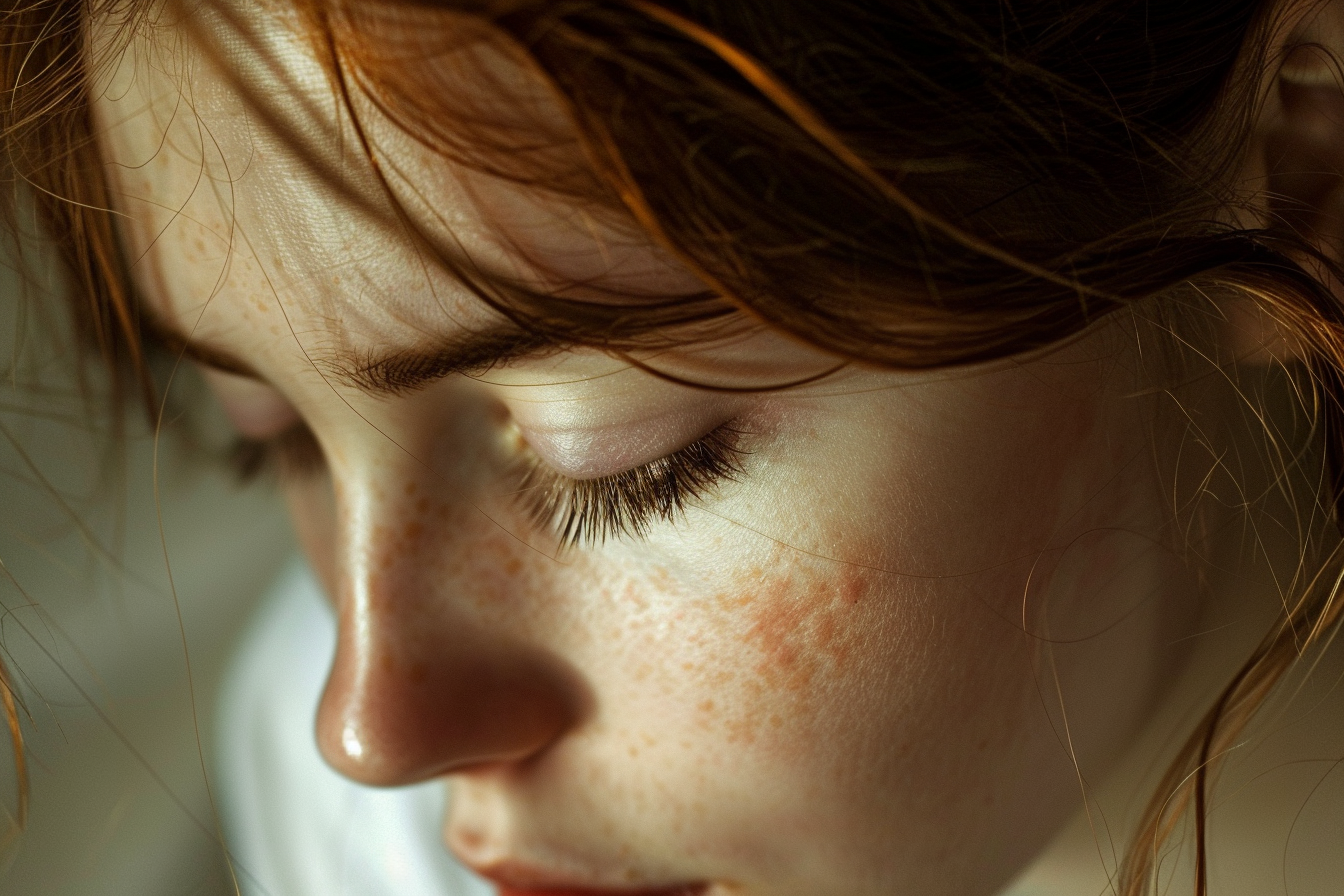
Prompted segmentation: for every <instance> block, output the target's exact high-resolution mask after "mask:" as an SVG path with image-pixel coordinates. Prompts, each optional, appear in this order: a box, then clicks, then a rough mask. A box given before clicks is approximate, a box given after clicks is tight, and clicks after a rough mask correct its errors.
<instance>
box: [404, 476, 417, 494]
mask: <svg viewBox="0 0 1344 896" xmlns="http://www.w3.org/2000/svg"><path fill="white" fill-rule="evenodd" d="M402 491H404V492H405V493H406V494H407V496H410V495H413V494H415V481H414V480H412V481H410V482H408V483H406V485H405V487H404V488H403V489H402Z"/></svg>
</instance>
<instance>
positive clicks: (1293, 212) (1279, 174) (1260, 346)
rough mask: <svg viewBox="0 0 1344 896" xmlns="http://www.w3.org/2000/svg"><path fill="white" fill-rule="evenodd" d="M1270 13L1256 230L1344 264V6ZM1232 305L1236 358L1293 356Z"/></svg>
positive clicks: (1256, 166)
mask: <svg viewBox="0 0 1344 896" xmlns="http://www.w3.org/2000/svg"><path fill="white" fill-rule="evenodd" d="M1276 5H1277V6H1278V7H1279V8H1278V9H1277V10H1271V13H1272V14H1274V16H1275V18H1276V19H1277V23H1278V27H1276V28H1275V29H1274V31H1273V32H1272V34H1271V45H1270V47H1269V53H1268V54H1267V55H1266V57H1265V58H1266V61H1267V62H1268V69H1267V71H1266V72H1265V81H1264V90H1263V92H1262V93H1261V94H1260V103H1259V106H1258V111H1257V119H1256V122H1255V127H1254V129H1253V130H1252V135H1251V145H1250V146H1249V147H1248V150H1249V152H1248V153H1247V155H1246V165H1245V168H1244V169H1243V171H1242V176H1243V183H1244V184H1246V185H1247V186H1248V187H1249V188H1250V189H1249V192H1250V194H1251V195H1252V196H1253V197H1254V199H1253V202H1252V206H1253V213H1254V214H1255V217H1258V218H1259V221H1258V222H1255V223H1258V224H1261V225H1264V224H1269V225H1270V226H1273V227H1279V228H1290V229H1291V230H1293V231H1294V232H1296V233H1297V234H1299V235H1301V236H1303V237H1306V238H1307V239H1308V240H1310V241H1311V242H1312V243H1313V244H1315V245H1316V246H1317V247H1318V248H1319V249H1320V250H1322V251H1323V252H1324V253H1326V254H1327V255H1328V256H1329V257H1331V258H1333V259H1335V260H1336V261H1340V262H1344V0H1282V2H1279V3H1277V4H1276ZM1245 223H1248V224H1251V223H1252V222H1250V221H1247V222H1245ZM1336 286H1337V287H1338V288H1344V284H1336ZM1231 304H1232V305H1233V306H1235V307H1228V308H1225V309H1224V312H1225V316H1226V318H1227V321H1228V326H1227V327H1226V328H1225V329H1226V331H1227V332H1226V339H1227V342H1228V343H1229V346H1230V347H1231V348H1232V349H1233V352H1234V356H1235V357H1238V358H1240V359H1242V360H1249V361H1252V362H1256V361H1259V362H1264V363H1267V362H1271V361H1275V360H1278V361H1284V360H1288V359H1289V358H1291V357H1294V356H1296V355H1297V354H1298V352H1296V351H1294V350H1293V348H1292V347H1291V342H1292V340H1290V339H1285V338H1284V336H1283V334H1282V333H1281V332H1280V331H1279V329H1278V328H1277V326H1276V325H1275V323H1274V321H1273V320H1272V318H1271V317H1270V316H1269V315H1268V314H1267V313H1265V312H1264V311H1263V310H1261V309H1259V308H1258V307H1256V306H1254V304H1253V303H1252V302H1251V301H1250V300H1233V302H1232V303H1231Z"/></svg>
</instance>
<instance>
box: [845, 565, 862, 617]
mask: <svg viewBox="0 0 1344 896" xmlns="http://www.w3.org/2000/svg"><path fill="white" fill-rule="evenodd" d="M864 579H865V576H864V573H863V571H862V570H858V569H852V568H851V569H848V570H846V571H845V573H844V574H843V575H842V576H841V577H840V599H841V600H843V601H844V602H845V603H847V604H849V605H850V606H851V607H852V606H854V605H855V604H857V603H858V602H859V601H861V600H863V593H864V591H865V590H867V589H866V588H865V584H864Z"/></svg>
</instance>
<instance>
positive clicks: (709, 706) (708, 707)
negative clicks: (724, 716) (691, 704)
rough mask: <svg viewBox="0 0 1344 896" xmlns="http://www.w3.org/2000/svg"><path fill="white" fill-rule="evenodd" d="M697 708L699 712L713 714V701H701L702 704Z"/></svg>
mask: <svg viewBox="0 0 1344 896" xmlns="http://www.w3.org/2000/svg"><path fill="white" fill-rule="evenodd" d="M698 708H699V710H700V711H701V712H713V711H714V701H713V700H705V701H703V702H702V703H701V704H700V706H699V707H698Z"/></svg>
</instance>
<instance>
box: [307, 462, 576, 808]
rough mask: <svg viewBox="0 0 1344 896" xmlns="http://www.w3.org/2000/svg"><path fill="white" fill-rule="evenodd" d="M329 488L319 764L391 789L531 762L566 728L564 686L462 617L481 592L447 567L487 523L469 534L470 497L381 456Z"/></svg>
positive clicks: (466, 575)
mask: <svg viewBox="0 0 1344 896" xmlns="http://www.w3.org/2000/svg"><path fill="white" fill-rule="evenodd" d="M336 475H338V476H339V477H340V478H341V480H342V481H341V482H340V485H339V487H338V489H337V492H338V495H339V496H340V497H339V502H340V504H341V508H340V512H339V513H338V519H339V520H340V523H339V525H340V527H341V532H340V533H339V535H338V542H339V544H340V547H339V549H338V551H339V554H340V559H339V561H338V562H339V566H340V569H339V571H338V580H339V584H338V594H337V604H338V607H337V609H338V615H339V635H338V640H337V651H336V657H335V659H334V661H333V664H332V670H331V674H330V676H329V679H328V682H327V688H326V691H325V693H324V695H323V699H322V703H321V705H320V707H319V712H318V741H319V744H320V745H321V747H322V751H323V754H324V755H325V756H326V758H327V761H328V762H329V763H330V764H331V765H333V766H334V767H335V768H336V769H337V770H338V771H340V772H342V773H343V774H346V775H347V776H349V777H352V778H355V779H356V780H360V781H363V782H365V783H370V784H379V785H395V784H405V783H411V782H414V781H419V780H423V779H425V778H428V777H433V776H435V775H440V774H445V773H448V772H452V771H457V770H461V769H464V768H469V767H472V766H478V765H486V764H495V763H501V762H516V761H520V760H522V759H526V758H528V757H530V756H533V755H534V754H536V753H537V752H538V751H540V750H542V749H544V748H545V747H546V745H547V744H549V743H550V742H552V741H553V740H554V739H555V738H556V737H558V736H559V734H560V733H561V732H562V731H563V730H564V729H565V728H566V727H568V726H569V725H570V724H571V723H572V722H573V720H574V719H575V718H576V716H577V707H578V702H579V701H578V700H577V688H576V687H575V685H574V681H575V679H574V677H573V676H572V675H570V674H569V673H568V672H567V670H566V669H565V668H564V666H563V664H562V663H561V662H560V660H559V659H558V658H556V657H554V656H550V655H548V654H547V653H546V651H545V650H544V648H543V646H542V645H538V644H535V643H531V642H530V641H529V639H528V638H527V637H525V636H524V635H523V634H522V633H520V632H518V631H514V630H511V629H510V627H509V626H508V624H507V622H508V620H507V618H505V619H501V618H499V617H497V616H496V617H492V618H490V619H488V620H486V619H482V618H481V617H480V614H479V613H476V612H474V607H475V606H477V605H478V604H479V601H478V600H477V598H478V595H476V593H475V592H476V590H477V589H479V588H481V587H484V583H483V582H482V581H480V580H479V579H480V578H481V577H480V575H479V567H477V566H476V565H474V564H469V563H463V562H461V561H462V558H464V557H465V556H467V555H469V554H470V553H471V552H472V551H473V549H474V547H475V546H476V544H477V543H478V542H480V540H481V537H482V535H481V533H482V526H481V525H480V524H479V523H486V526H487V527H488V521H486V520H485V519H484V517H481V520H480V521H479V523H477V524H472V522H471V519H472V517H473V516H480V513H479V511H476V510H475V509H474V508H472V507H471V505H470V496H469V495H463V494H461V493H460V489H459V488H456V487H454V484H444V483H442V482H439V481H436V480H435V478H434V477H433V475H432V472H431V471H427V470H425V468H424V467H422V466H420V465H418V464H416V463H414V462H398V461H397V460H395V459H392V458H389V457H387V456H382V457H377V458H370V459H368V461H366V462H365V463H363V464H362V465H360V464H358V463H355V464H350V465H349V466H348V467H347V469H346V470H344V471H342V472H338V473H337V474H336ZM453 492H458V493H457V494H453ZM488 528H493V527H488ZM473 570H476V572H473ZM490 578H491V579H492V581H491V582H490V587H492V588H496V589H497V588H499V587H508V586H509V584H510V583H509V581H508V580H507V579H500V578H499V577H498V576H494V575H492V576H491V577H490Z"/></svg>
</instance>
